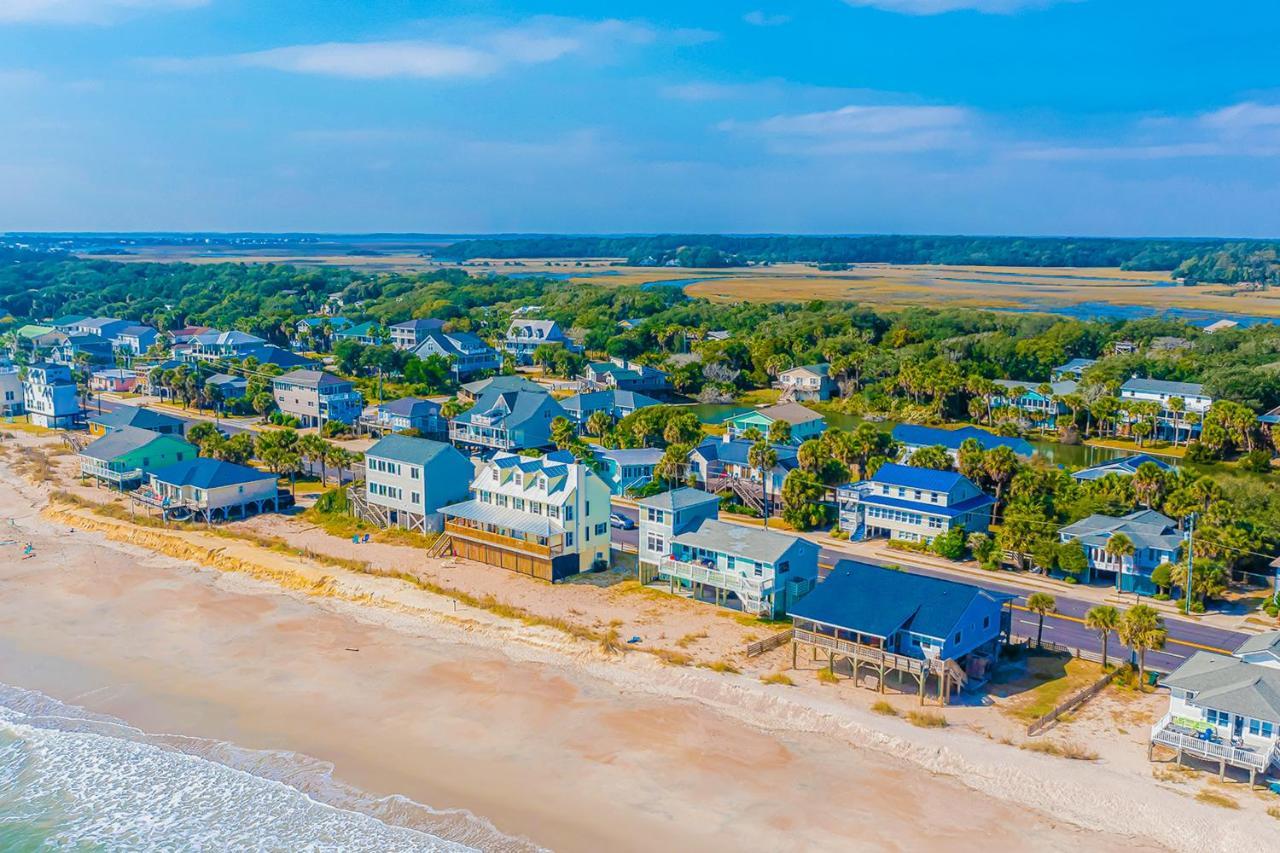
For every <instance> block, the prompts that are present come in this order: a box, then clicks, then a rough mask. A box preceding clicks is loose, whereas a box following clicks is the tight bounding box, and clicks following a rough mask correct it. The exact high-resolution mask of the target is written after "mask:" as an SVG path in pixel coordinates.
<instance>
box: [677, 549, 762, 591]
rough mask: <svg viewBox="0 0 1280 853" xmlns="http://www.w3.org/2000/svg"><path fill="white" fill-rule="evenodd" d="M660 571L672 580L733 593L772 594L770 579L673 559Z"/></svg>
mask: <svg viewBox="0 0 1280 853" xmlns="http://www.w3.org/2000/svg"><path fill="white" fill-rule="evenodd" d="M660 571H661V572H662V573H663V574H665V575H670V576H671V577H674V578H679V579H681V580H687V581H691V582H693V583H702V584H706V585H707V586H714V587H716V588H718V589H724V590H728V591H729V592H733V593H745V594H748V595H753V596H764V595H768V594H769V593H771V592H773V579H772V578H756V577H747V576H746V575H741V574H738V573H737V572H733V573H730V572H726V571H722V570H720V569H712V568H708V567H707V566H704V565H702V564H700V563H687V562H685V561H684V560H677V559H674V558H668V559H666V560H663V561H662V563H661V564H660Z"/></svg>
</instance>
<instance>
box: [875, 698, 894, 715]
mask: <svg viewBox="0 0 1280 853" xmlns="http://www.w3.org/2000/svg"><path fill="white" fill-rule="evenodd" d="M871 710H872V711H874V712H875V713H877V714H884V715H885V716H886V717H896V716H898V709H897V708H895V707H893V706H892V705H890V704H889V703H888V702H886V701H884V700H883V699H879V700H877V701H876V703H875V704H874V705H872V706H871Z"/></svg>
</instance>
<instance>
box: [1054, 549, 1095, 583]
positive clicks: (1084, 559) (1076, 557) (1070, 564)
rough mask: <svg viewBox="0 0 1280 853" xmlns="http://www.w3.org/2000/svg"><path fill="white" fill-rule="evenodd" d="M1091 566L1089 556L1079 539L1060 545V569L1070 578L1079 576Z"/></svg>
mask: <svg viewBox="0 0 1280 853" xmlns="http://www.w3.org/2000/svg"><path fill="white" fill-rule="evenodd" d="M1088 568H1089V556H1088V555H1087V554H1085V551H1084V546H1082V545H1081V544H1080V542H1079V541H1078V540H1075V539H1073V540H1071V541H1070V542H1062V543H1060V544H1059V545H1058V571H1060V572H1062V573H1063V574H1064V575H1066V576H1067V577H1070V578H1079V577H1080V575H1082V574H1084V571H1085V570H1086V569H1088Z"/></svg>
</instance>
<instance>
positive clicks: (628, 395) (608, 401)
mask: <svg viewBox="0 0 1280 853" xmlns="http://www.w3.org/2000/svg"><path fill="white" fill-rule="evenodd" d="M560 405H561V406H563V407H564V409H565V411H568V412H580V413H581V412H595V411H598V410H601V409H608V410H613V409H632V410H635V409H643V408H645V407H646V406H659V405H661V403H659V402H658V401H657V400H655V399H653V398H652V397H649V396H647V395H645V394H641V393H639V392H638V391H613V390H610V391H588V392H587V393H585V394H574V395H573V396H572V397H566V398H565V399H563V400H561V401H560Z"/></svg>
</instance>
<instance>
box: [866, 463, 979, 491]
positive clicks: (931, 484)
mask: <svg viewBox="0 0 1280 853" xmlns="http://www.w3.org/2000/svg"><path fill="white" fill-rule="evenodd" d="M871 481H872V482H873V483H884V484H885V485H887V486H904V487H906V488H908V489H928V490H929V491H934V492H949V491H951V490H952V489H954V488H955V487H956V485H957V484H958V483H961V482H968V481H969V479H968V478H967V477H965V476H964V475H963V474H957V473H956V472H954V471H936V470H934V469H932V468H917V467H915V466H913V465H899V464H898V463H897V462H886V463H884V464H883V465H881V466H880V467H879V468H877V469H876V473H875V474H874V475H872V477H871Z"/></svg>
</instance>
